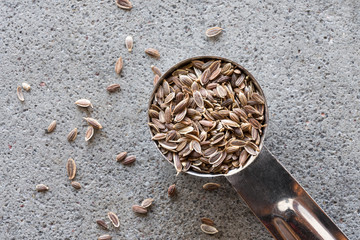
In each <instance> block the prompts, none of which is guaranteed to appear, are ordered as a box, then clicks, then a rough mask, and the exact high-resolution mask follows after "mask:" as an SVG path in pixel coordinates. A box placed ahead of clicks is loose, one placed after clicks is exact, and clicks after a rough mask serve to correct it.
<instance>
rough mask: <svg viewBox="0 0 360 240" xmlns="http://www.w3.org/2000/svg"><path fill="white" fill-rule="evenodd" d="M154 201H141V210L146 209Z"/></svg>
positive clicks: (151, 199) (149, 199)
mask: <svg viewBox="0 0 360 240" xmlns="http://www.w3.org/2000/svg"><path fill="white" fill-rule="evenodd" d="M153 201H154V199H153V198H147V199H145V200H144V201H142V203H141V207H143V208H148V207H150V206H151V204H152V203H153Z"/></svg>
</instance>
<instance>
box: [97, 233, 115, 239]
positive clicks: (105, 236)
mask: <svg viewBox="0 0 360 240" xmlns="http://www.w3.org/2000/svg"><path fill="white" fill-rule="evenodd" d="M110 239H112V237H111V236H110V235H108V234H105V235H101V236H100V237H98V240H110Z"/></svg>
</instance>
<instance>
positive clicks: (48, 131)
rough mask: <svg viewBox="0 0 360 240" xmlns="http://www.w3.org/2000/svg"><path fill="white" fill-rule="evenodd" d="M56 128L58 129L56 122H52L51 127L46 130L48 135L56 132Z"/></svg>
mask: <svg viewBox="0 0 360 240" xmlns="http://www.w3.org/2000/svg"><path fill="white" fill-rule="evenodd" d="M55 128H56V120H54V121H52V122H51V123H50V125H49V126H48V128H47V129H46V132H47V133H51V132H53V131H54V130H55Z"/></svg>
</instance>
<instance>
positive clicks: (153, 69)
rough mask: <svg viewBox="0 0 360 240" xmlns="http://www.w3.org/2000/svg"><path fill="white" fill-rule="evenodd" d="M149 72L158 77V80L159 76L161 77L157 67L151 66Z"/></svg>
mask: <svg viewBox="0 0 360 240" xmlns="http://www.w3.org/2000/svg"><path fill="white" fill-rule="evenodd" d="M151 70H152V71H153V73H154V74H155V75H158V76H159V78H160V76H161V75H162V74H161V71H160V69H159V68H158V67H156V66H154V65H151Z"/></svg>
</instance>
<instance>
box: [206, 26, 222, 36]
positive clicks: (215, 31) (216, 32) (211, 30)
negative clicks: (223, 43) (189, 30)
mask: <svg viewBox="0 0 360 240" xmlns="http://www.w3.org/2000/svg"><path fill="white" fill-rule="evenodd" d="M222 30H223V29H222V28H220V27H212V28H209V29H208V30H206V32H205V34H206V36H207V37H215V36H217V35H219V34H220V33H221V32H222Z"/></svg>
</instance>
